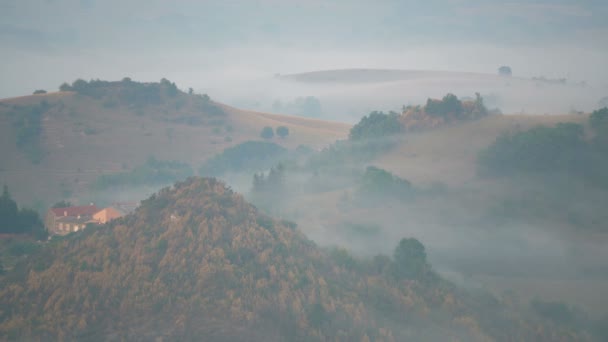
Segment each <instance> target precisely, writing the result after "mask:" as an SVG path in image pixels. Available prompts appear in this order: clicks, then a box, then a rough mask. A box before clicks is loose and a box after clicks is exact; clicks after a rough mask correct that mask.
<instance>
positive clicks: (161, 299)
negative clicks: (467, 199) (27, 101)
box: [0, 178, 588, 341]
mask: <svg viewBox="0 0 608 342" xmlns="http://www.w3.org/2000/svg"><path fill="white" fill-rule="evenodd" d="M0 282H2V286H1V287H0V288H1V290H0V304H1V305H0V318H1V319H0V322H1V323H0V337H1V338H3V339H21V340H23V339H26V340H57V339H61V340H73V339H78V340H83V339H86V340H107V339H111V340H113V339H127V340H142V341H143V340H155V339H156V340H159V339H163V340H164V339H168V340H195V339H201V338H202V337H204V339H205V340H209V341H285V340H290V341H327V340H335V341H359V340H361V341H371V340H373V341H403V340H407V339H413V340H446V339H458V340H468V341H488V340H536V341H553V340H585V339H587V338H588V336H587V335H585V333H582V332H577V331H576V329H574V328H573V327H571V326H569V325H568V324H561V325H560V326H559V327H558V326H556V325H554V324H552V323H550V322H549V321H547V320H545V319H542V318H541V317H540V316H538V315H535V314H533V313H532V312H528V311H525V310H524V311H520V308H518V307H517V306H513V305H511V304H510V303H509V302H508V301H505V300H502V299H498V298H494V297H492V296H488V295H487V294H476V293H469V292H466V291H462V290H459V289H458V288H456V287H454V286H453V285H451V284H449V283H447V282H445V281H443V280H441V279H440V278H438V277H437V276H436V275H434V273H433V272H432V270H431V269H430V267H429V266H428V265H427V264H426V261H425V253H424V246H422V245H421V244H420V243H419V242H417V241H415V240H411V239H404V240H402V241H401V243H400V244H399V246H398V247H397V248H396V249H395V254H394V259H391V258H389V257H383V256H378V257H377V258H375V259H374V260H373V261H372V260H368V261H366V260H358V259H354V258H353V257H351V256H349V254H348V253H347V252H345V251H343V250H334V251H326V250H322V249H319V248H318V247H316V246H315V244H314V243H312V242H310V241H309V240H307V239H306V238H305V237H304V236H303V235H302V234H301V233H300V232H299V230H298V229H297V228H295V227H294V226H293V224H290V223H288V222H283V221H277V220H274V219H272V218H270V217H268V216H265V215H263V214H261V213H259V212H258V211H257V209H256V208H255V207H253V206H251V205H249V204H247V203H246V202H245V201H244V200H243V199H242V197H241V196H240V195H238V194H236V193H234V192H233V191H232V190H230V189H229V188H226V187H225V186H224V185H223V184H222V183H220V182H218V181H216V180H214V179H202V178H191V179H188V180H187V181H185V182H181V183H177V184H175V186H174V187H172V188H166V189H163V190H161V191H160V192H159V193H158V194H155V195H153V196H152V197H150V198H149V199H147V200H145V201H143V202H142V205H141V207H140V208H138V209H137V211H136V212H135V213H134V214H131V215H129V216H126V217H124V218H122V219H120V220H118V221H114V222H113V223H111V224H109V225H106V226H103V227H100V228H90V229H87V230H86V231H85V232H84V233H82V234H74V235H70V236H67V237H65V238H62V239H58V240H54V241H52V242H51V243H49V244H47V245H46V246H44V247H43V248H41V249H40V251H39V252H38V253H36V254H33V255H32V256H31V257H30V258H29V259H27V260H26V261H25V262H23V263H21V264H19V265H17V266H16V267H15V268H14V270H12V271H11V272H9V273H8V274H7V275H5V276H3V277H2V278H0Z"/></svg>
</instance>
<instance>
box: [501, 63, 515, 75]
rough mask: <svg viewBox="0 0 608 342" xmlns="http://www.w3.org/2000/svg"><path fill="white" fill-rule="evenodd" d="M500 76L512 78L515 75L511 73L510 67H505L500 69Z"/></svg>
mask: <svg viewBox="0 0 608 342" xmlns="http://www.w3.org/2000/svg"><path fill="white" fill-rule="evenodd" d="M498 74H499V75H500V76H511V75H512V74H513V72H512V71H511V67H510V66H507V65H503V66H501V67H500V68H498Z"/></svg>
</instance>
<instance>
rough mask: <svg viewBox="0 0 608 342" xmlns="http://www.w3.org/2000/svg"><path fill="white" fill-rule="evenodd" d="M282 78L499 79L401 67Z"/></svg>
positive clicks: (311, 80)
mask: <svg viewBox="0 0 608 342" xmlns="http://www.w3.org/2000/svg"><path fill="white" fill-rule="evenodd" d="M280 78H281V79H284V80H291V81H296V82H304V83H377V82H395V81H408V80H423V79H468V80H478V81H483V80H486V81H487V80H498V79H501V77H500V76H498V75H492V74H482V73H474V72H457V71H441V70H400V69H363V68H361V69H336V70H319V71H310V72H303V73H297V74H288V75H282V76H280Z"/></svg>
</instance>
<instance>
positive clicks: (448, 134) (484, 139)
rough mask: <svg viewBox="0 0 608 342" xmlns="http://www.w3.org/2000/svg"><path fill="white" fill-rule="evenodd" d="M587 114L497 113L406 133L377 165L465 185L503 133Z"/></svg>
mask: <svg viewBox="0 0 608 342" xmlns="http://www.w3.org/2000/svg"><path fill="white" fill-rule="evenodd" d="M586 120H587V116H586V115H497V116H490V117H486V118H484V119H481V120H478V121H474V122H468V123H461V124H457V125H453V126H449V127H442V128H438V129H434V130H429V131H426V132H420V133H411V134H406V135H405V136H404V138H403V142H402V143H401V144H400V145H399V146H398V147H397V148H395V149H393V150H392V151H391V152H389V153H387V154H385V155H383V156H381V157H380V158H378V159H377V160H376V161H375V162H374V164H377V165H378V166H379V167H382V168H385V169H387V170H390V171H391V172H393V173H395V174H397V175H398V176H400V177H403V178H406V179H408V180H410V181H412V182H414V183H418V184H430V183H433V182H442V183H445V184H448V185H463V184H465V183H467V182H472V181H474V180H475V168H476V162H475V160H476V158H477V154H478V153H479V151H481V150H482V149H483V148H485V147H487V146H489V145H490V144H491V143H492V142H494V141H495V140H496V138H497V137H498V136H500V134H502V133H503V132H513V131H517V130H526V129H528V128H531V127H534V126H538V125H548V126H551V125H555V124H556V123H558V122H577V123H584V122H586Z"/></svg>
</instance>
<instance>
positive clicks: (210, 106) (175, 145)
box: [0, 78, 349, 210]
mask: <svg viewBox="0 0 608 342" xmlns="http://www.w3.org/2000/svg"><path fill="white" fill-rule="evenodd" d="M61 90H62V91H60V92H48V93H40V94H36V95H31V96H24V97H19V98H12V99H4V100H0V142H1V144H0V146H1V147H0V154H1V155H2V157H3V160H4V161H5V163H3V164H2V166H1V167H0V183H6V184H9V185H11V188H13V189H14V194H13V195H14V196H15V198H16V199H18V200H19V202H20V203H25V204H27V205H29V206H35V207H37V209H40V210H43V209H44V207H45V206H48V205H50V204H51V203H54V202H55V201H58V200H60V199H62V198H66V199H69V200H71V201H72V202H76V203H77V202H79V201H80V202H88V201H89V199H90V193H89V192H88V190H89V189H90V188H91V185H92V184H93V183H94V182H95V181H97V179H98V178H99V177H100V176H103V175H111V174H115V173H125V172H130V171H132V170H134V169H135V168H136V167H139V166H141V165H144V164H145V162H146V160H148V158H150V157H154V158H156V159H157V160H164V161H176V162H181V163H186V164H188V165H189V166H190V167H192V168H193V169H196V168H198V166H199V165H201V164H202V163H203V162H204V161H206V160H207V159H208V158H210V157H212V156H213V155H215V154H218V153H220V152H221V151H222V150H224V149H225V148H227V147H231V146H234V145H237V144H239V143H242V142H245V141H250V140H261V138H260V137H259V134H260V131H261V130H262V128H263V127H265V126H270V127H273V128H277V127H280V126H284V127H286V128H287V129H288V131H289V135H288V136H287V137H286V138H279V137H276V138H275V139H273V142H275V143H277V144H280V145H282V146H284V147H287V148H295V147H297V146H299V145H302V144H303V145H309V146H311V147H321V146H324V145H325V144H328V143H330V142H332V141H335V140H336V139H339V138H342V137H345V136H346V134H347V133H348V128H349V126H348V125H345V124H339V123H332V122H326V121H321V120H312V119H305V118H298V117H289V116H281V115H272V114H265V113H257V112H250V111H243V110H238V109H236V108H232V107H229V106H226V105H223V104H220V103H218V102H216V101H213V100H212V99H210V98H209V97H208V96H207V95H201V94H196V93H194V92H192V91H188V92H184V91H182V90H180V89H179V88H177V86H176V85H175V84H174V83H172V82H170V81H168V80H165V79H163V80H161V81H160V82H152V83H140V82H135V81H132V80H130V79H128V78H125V79H123V80H121V81H112V82H109V81H100V80H92V81H84V80H76V81H75V82H73V83H72V84H67V83H66V84H63V85H62V86H61ZM136 172H137V171H136Z"/></svg>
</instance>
